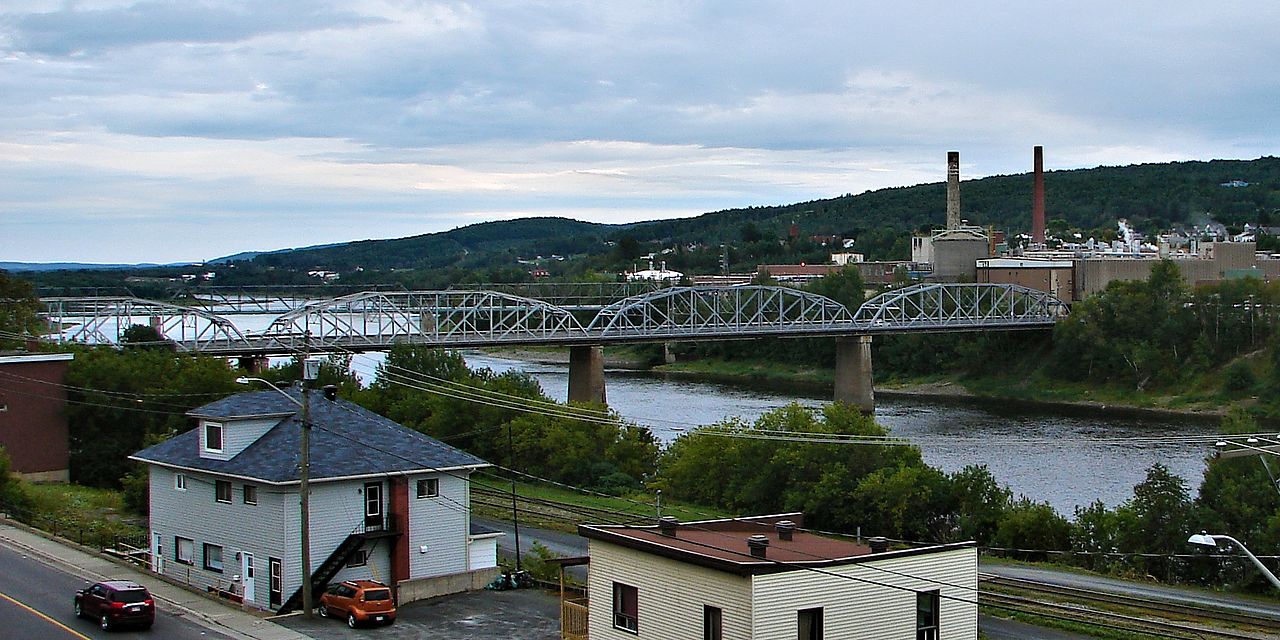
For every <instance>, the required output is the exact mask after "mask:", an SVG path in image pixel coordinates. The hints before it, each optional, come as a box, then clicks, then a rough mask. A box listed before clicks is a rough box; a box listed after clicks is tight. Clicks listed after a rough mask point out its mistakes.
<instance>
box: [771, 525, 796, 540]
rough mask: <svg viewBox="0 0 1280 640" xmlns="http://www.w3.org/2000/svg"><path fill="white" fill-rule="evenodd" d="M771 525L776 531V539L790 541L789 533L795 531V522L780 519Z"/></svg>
mask: <svg viewBox="0 0 1280 640" xmlns="http://www.w3.org/2000/svg"><path fill="white" fill-rule="evenodd" d="M773 527H774V529H776V530H777V531H778V540H780V541H783V542H790V541H791V534H793V533H795V530H796V523H794V522H792V521H790V520H780V521H778V522H777V523H776V524H774V525H773Z"/></svg>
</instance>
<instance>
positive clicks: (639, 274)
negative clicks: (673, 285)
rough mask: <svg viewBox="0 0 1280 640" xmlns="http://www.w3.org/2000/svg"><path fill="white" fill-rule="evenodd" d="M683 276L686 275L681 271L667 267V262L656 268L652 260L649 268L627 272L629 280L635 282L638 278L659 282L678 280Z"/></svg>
mask: <svg viewBox="0 0 1280 640" xmlns="http://www.w3.org/2000/svg"><path fill="white" fill-rule="evenodd" d="M683 277H684V274H683V273H680V272H679V271H671V270H670V269H667V263H666V262H663V263H662V268H660V269H654V268H653V263H652V262H650V263H649V268H648V269H641V270H639V271H634V272H628V273H627V274H626V278H627V282H635V281H637V280H653V281H657V282H676V281H679V280H680V279H681V278H683Z"/></svg>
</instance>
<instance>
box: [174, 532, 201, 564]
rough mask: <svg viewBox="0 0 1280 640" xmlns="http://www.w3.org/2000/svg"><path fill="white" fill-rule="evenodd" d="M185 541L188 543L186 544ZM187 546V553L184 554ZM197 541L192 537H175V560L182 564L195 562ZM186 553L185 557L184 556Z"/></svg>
mask: <svg viewBox="0 0 1280 640" xmlns="http://www.w3.org/2000/svg"><path fill="white" fill-rule="evenodd" d="M183 543H186V544H185V545H184V544H183ZM184 547H185V548H186V554H183V553H182V552H183V548H184ZM195 553H196V541H195V540H192V539H191V538H184V537H182V536H174V537H173V561H174V562H179V563H182V564H191V565H193V564H195V563H196V561H195V557H194V556H195ZM184 555H185V557H184Z"/></svg>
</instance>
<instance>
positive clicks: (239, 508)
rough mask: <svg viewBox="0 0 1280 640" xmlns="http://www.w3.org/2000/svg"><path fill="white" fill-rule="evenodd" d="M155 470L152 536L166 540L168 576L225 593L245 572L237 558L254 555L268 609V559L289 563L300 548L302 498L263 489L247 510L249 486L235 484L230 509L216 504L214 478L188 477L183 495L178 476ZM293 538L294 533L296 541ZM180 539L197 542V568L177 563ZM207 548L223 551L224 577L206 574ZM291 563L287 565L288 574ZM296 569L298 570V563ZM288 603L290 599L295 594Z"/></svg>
mask: <svg viewBox="0 0 1280 640" xmlns="http://www.w3.org/2000/svg"><path fill="white" fill-rule="evenodd" d="M150 469H151V473H150V480H151V530H152V531H153V532H154V533H158V534H160V536H161V542H162V544H163V550H164V556H165V562H164V570H165V571H164V572H165V575H167V576H169V577H171V578H174V579H176V580H180V581H183V582H186V583H188V584H192V585H195V586H197V587H198V588H202V589H203V588H206V587H208V586H211V585H213V586H219V587H222V588H225V587H226V586H227V585H228V583H230V582H231V580H232V578H233V577H234V576H236V575H237V574H239V573H240V572H241V566H240V560H239V559H238V558H237V557H236V554H237V553H239V552H242V551H249V552H251V553H253V554H254V564H255V574H256V576H257V577H256V579H255V581H254V582H255V591H256V593H255V594H254V601H255V604H258V605H259V606H266V602H267V591H268V588H269V585H268V580H267V579H266V576H267V558H268V557H277V558H280V557H287V554H286V546H288V545H290V544H292V546H294V547H296V546H297V542H296V541H297V539H298V538H297V537H296V531H297V518H298V502H297V494H296V492H295V493H281V490H279V489H274V488H272V487H270V486H268V485H257V486H258V504H256V505H247V504H244V502H243V500H242V496H243V493H242V491H243V487H244V485H243V483H241V482H240V481H233V482H232V489H233V491H232V502H231V503H230V504H226V503H220V502H217V501H216V500H215V499H214V480H215V478H214V476H209V475H205V474H201V473H194V472H190V471H187V472H183V473H185V474H186V476H187V490H186V491H178V490H176V489H174V486H173V476H174V472H173V471H171V470H169V469H165V468H163V467H158V466H155V465H151V467H150ZM291 532H294V533H293V535H292V536H291ZM175 536H181V537H183V538H188V539H190V540H192V547H193V558H192V559H193V561H194V562H193V564H191V565H186V564H182V563H179V562H177V561H176V559H175V556H174V552H175V545H174V538H175ZM205 543H209V544H216V545H221V546H222V561H223V571H222V572H221V573H218V572H216V571H208V570H205V569H204V567H203V562H202V561H203V553H202V551H203V546H204V544H205ZM288 562H289V561H288V560H286V565H285V567H286V570H287V569H288V567H289V564H288ZM294 566H295V568H296V560H295V561H294ZM293 584H294V588H297V585H298V584H299V582H298V581H296V580H295V582H294V583H293ZM237 586H238V585H237ZM290 593H291V592H290ZM284 597H285V598H287V597H289V593H286V594H285V595H284Z"/></svg>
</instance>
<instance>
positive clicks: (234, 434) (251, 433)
mask: <svg viewBox="0 0 1280 640" xmlns="http://www.w3.org/2000/svg"><path fill="white" fill-rule="evenodd" d="M282 419H283V418H267V419H264V420H228V421H226V422H223V423H222V453H223V457H222V458H220V459H221V460H230V459H232V458H234V457H236V456H237V455H239V453H240V452H241V451H244V450H245V449H246V448H248V446H249V445H251V444H253V443H254V442H255V441H256V440H257V439H258V438H261V437H262V436H264V435H266V433H267V432H268V431H270V430H271V427H274V426H276V425H277V424H280V421H281V420H282ZM201 424H203V422H202V423H201ZM201 435H202V436H203V434H201Z"/></svg>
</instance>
